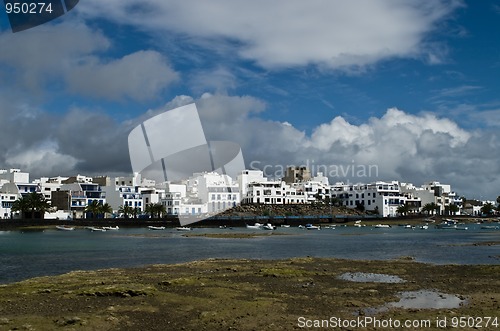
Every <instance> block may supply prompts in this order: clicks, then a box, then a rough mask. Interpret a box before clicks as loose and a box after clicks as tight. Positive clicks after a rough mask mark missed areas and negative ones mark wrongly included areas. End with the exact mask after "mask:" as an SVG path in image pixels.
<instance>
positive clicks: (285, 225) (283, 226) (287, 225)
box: [280, 224, 290, 228]
mask: <svg viewBox="0 0 500 331" xmlns="http://www.w3.org/2000/svg"><path fill="white" fill-rule="evenodd" d="M280 227H282V228H289V227H290V225H289V224H281V225H280Z"/></svg>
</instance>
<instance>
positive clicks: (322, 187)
mask: <svg viewBox="0 0 500 331" xmlns="http://www.w3.org/2000/svg"><path fill="white" fill-rule="evenodd" d="M291 185H292V187H294V188H295V189H296V192H303V193H304V195H305V198H306V201H305V202H306V203H314V202H316V201H327V200H329V199H330V185H329V183H328V177H325V176H323V173H321V172H319V173H318V175H317V176H315V177H313V178H311V179H309V180H308V181H306V182H299V183H293V184H291Z"/></svg>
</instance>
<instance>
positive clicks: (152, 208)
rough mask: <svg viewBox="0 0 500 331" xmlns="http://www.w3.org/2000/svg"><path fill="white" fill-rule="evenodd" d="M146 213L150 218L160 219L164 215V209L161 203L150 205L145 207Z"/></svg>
mask: <svg viewBox="0 0 500 331" xmlns="http://www.w3.org/2000/svg"><path fill="white" fill-rule="evenodd" d="M146 213H147V214H150V215H151V218H155V216H157V217H158V218H161V217H162V215H163V214H165V213H166V208H165V206H164V205H162V204H161V203H150V204H148V205H146Z"/></svg>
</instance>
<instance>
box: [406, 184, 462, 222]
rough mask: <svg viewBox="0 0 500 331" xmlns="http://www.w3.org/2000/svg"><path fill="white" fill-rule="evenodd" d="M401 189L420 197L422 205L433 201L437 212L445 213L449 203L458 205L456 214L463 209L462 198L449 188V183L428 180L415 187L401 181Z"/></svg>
mask: <svg viewBox="0 0 500 331" xmlns="http://www.w3.org/2000/svg"><path fill="white" fill-rule="evenodd" d="M401 191H402V192H403V193H409V194H411V195H413V196H415V197H417V198H420V200H421V201H422V207H423V206H425V205H426V204H430V203H435V204H436V205H437V206H438V207H439V210H438V211H437V213H438V214H445V213H446V212H447V210H448V209H449V208H450V205H456V206H457V207H458V210H459V211H458V213H457V214H460V212H461V210H462V209H463V202H462V199H461V198H460V197H459V196H458V195H457V193H455V192H453V191H452V190H451V185H447V184H441V183H439V182H429V183H427V184H424V185H422V186H421V187H415V186H414V185H413V184H408V183H401Z"/></svg>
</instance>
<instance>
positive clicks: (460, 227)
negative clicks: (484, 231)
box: [455, 225, 469, 230]
mask: <svg viewBox="0 0 500 331" xmlns="http://www.w3.org/2000/svg"><path fill="white" fill-rule="evenodd" d="M468 229H469V228H468V227H467V226H465V225H461V226H457V227H455V230H468Z"/></svg>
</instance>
